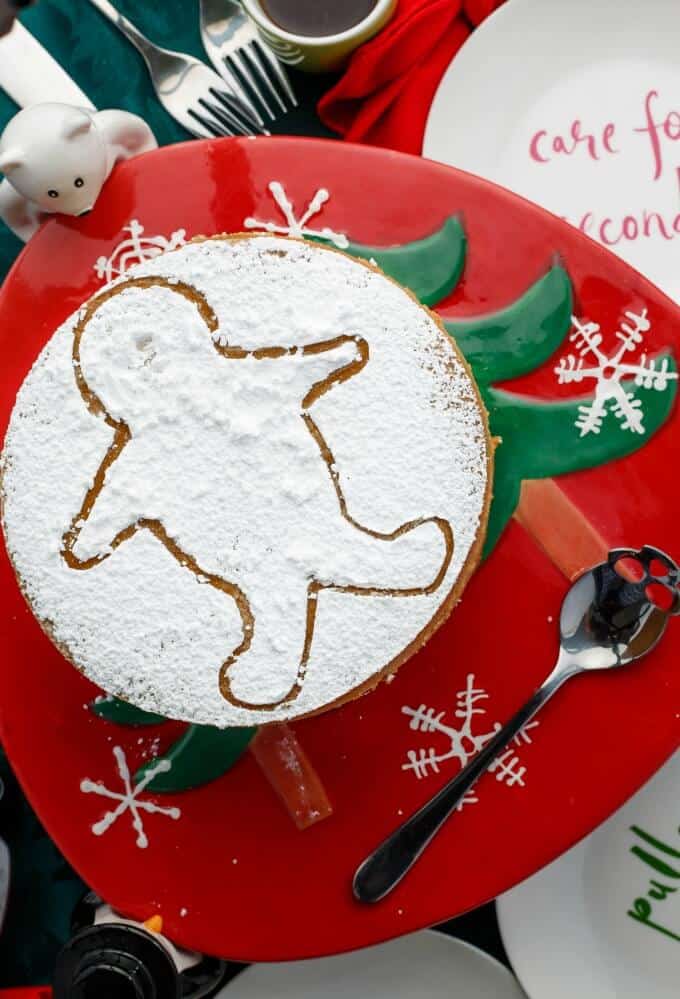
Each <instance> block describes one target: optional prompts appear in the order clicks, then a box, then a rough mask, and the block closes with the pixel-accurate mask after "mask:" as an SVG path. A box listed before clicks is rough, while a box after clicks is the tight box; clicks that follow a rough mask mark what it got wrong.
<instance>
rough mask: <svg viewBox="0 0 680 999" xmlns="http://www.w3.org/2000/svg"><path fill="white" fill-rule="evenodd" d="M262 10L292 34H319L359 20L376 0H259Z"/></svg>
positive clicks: (317, 35) (344, 27)
mask: <svg viewBox="0 0 680 999" xmlns="http://www.w3.org/2000/svg"><path fill="white" fill-rule="evenodd" d="M260 3H261V6H262V9H263V10H264V12H265V14H266V15H267V16H268V17H269V18H270V19H271V20H272V21H273V22H274V24H276V25H278V26H279V28H282V29H283V30H284V31H289V32H291V34H293V35H307V36H308V37H310V38H323V37H324V35H337V34H339V33H340V32H341V31H347V29H348V28H353V27H354V25H355V24H358V23H359V21H363V19H364V18H365V17H367V16H368V14H370V13H371V11H372V10H373V8H374V7H375V6H376V4H377V3H378V0H260Z"/></svg>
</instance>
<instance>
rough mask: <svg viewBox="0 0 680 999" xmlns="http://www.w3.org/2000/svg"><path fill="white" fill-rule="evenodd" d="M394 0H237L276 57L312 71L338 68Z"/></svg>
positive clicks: (377, 25)
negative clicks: (240, 2)
mask: <svg viewBox="0 0 680 999" xmlns="http://www.w3.org/2000/svg"><path fill="white" fill-rule="evenodd" d="M396 3H397V0H242V4H243V7H244V9H245V11H246V13H247V14H248V16H249V17H250V18H251V20H252V21H254V23H255V26H256V27H257V28H258V30H259V32H260V34H261V35H262V37H263V39H264V41H265V42H267V44H268V45H269V47H270V48H271V49H273V51H274V52H275V54H276V55H277V56H278V58H279V59H280V60H281V61H282V62H284V63H287V64H288V65H291V66H296V67H297V68H299V69H302V70H306V71H308V72H311V73H315V72H316V73H318V72H327V71H331V70H336V69H339V68H340V67H341V66H342V64H343V63H344V62H345V60H346V59H347V57H348V55H349V54H350V53H351V52H353V51H354V49H356V48H358V46H359V45H361V44H363V42H366V41H368V39H369V38H372V37H373V35H375V34H377V33H378V31H380V29H381V28H383V27H384V25H385V24H386V23H387V21H389V19H390V17H391V16H392V14H393V12H394V8H395V7H396Z"/></svg>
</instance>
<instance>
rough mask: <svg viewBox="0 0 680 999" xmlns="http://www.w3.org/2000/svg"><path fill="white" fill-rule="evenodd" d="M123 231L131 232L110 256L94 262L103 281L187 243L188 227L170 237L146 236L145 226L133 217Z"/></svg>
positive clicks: (107, 280) (98, 275) (178, 230)
mask: <svg viewBox="0 0 680 999" xmlns="http://www.w3.org/2000/svg"><path fill="white" fill-rule="evenodd" d="M123 232H127V233H129V236H126V238H125V239H122V240H121V241H120V243H118V244H117V246H115V247H114V249H113V253H112V254H111V256H110V257H104V256H102V257H99V258H98V260H97V262H96V263H95V264H94V269H95V271H96V272H97V277H99V278H101V279H102V280H103V281H106V282H109V281H112V280H113V278H114V277H119V276H120V275H121V274H125V272H126V271H128V270H129V269H130V267H134V265H135V264H141V263H143V262H144V261H145V260H153V258H154V257H157V256H158V255H159V254H160V253H165V251H166V250H176V249H177V247H179V246H184V244H185V243H186V229H176V230H175V232H173V233H171V234H170V236H169V237H166V236H146V235H145V234H144V226H143V225H142V224H141V222H140V221H139V220H138V219H131V220H130V223H129V224H128V225H125V226H123Z"/></svg>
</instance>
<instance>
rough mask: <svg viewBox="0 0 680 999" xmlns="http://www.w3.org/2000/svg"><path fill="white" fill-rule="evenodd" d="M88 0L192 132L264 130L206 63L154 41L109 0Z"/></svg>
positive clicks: (167, 106)
mask: <svg viewBox="0 0 680 999" xmlns="http://www.w3.org/2000/svg"><path fill="white" fill-rule="evenodd" d="M90 3H91V4H93V6H95V7H96V8H97V10H99V11H100V12H101V13H102V14H103V15H104V16H105V17H107V18H108V19H109V21H111V23H112V24H114V25H115V27H117V28H118V29H119V31H121V32H122V33H123V34H124V35H125V37H126V38H127V39H128V41H130V42H132V44H133V45H134V46H135V48H136V49H137V50H138V51H139V52H140V53H141V55H142V56H143V58H144V61H145V62H146V65H147V68H148V70H149V74H150V76H151V82H152V84H153V87H154V90H155V91H156V95H157V97H158V100H159V101H160V102H161V104H162V105H163V107H164V108H165V110H166V111H167V112H168V113H169V114H170V115H172V117H173V118H174V119H175V120H176V121H178V122H179V123H180V125H183V126H184V128H186V130H187V131H188V132H191V133H192V135H196V136H198V137H199V138H211V137H214V136H221V135H254V134H259V135H262V134H268V133H266V130H265V129H263V128H262V123H261V120H260V121H258V120H257V118H256V117H255V116H254V115H253V113H252V110H251V109H250V107H249V106H248V105H247V104H246V103H245V102H244V101H243V99H242V98H241V96H240V95H239V93H238V92H237V91H235V90H234V89H233V88H231V87H230V86H229V84H228V83H227V82H225V81H224V80H223V79H221V77H219V76H218V75H217V73H215V72H214V70H212V69H210V68H209V67H208V66H206V65H205V63H202V62H200V60H198V59H194V58H193V57H192V56H188V55H185V54H184V53H182V52H173V51H171V50H170V49H163V48H161V47H160V46H158V45H154V43H153V42H151V41H149V39H148V38H147V37H146V36H145V35H143V34H142V33H141V31H138V29H137V28H136V27H135V26H134V24H132V23H131V22H130V21H128V20H127V18H125V17H123V15H122V14H121V13H120V12H119V11H117V10H116V8H115V7H114V6H113V5H112V4H111V3H109V0H90Z"/></svg>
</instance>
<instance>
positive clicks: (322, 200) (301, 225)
mask: <svg viewBox="0 0 680 999" xmlns="http://www.w3.org/2000/svg"><path fill="white" fill-rule="evenodd" d="M268 187H269V190H270V192H271V195H272V197H273V199H274V201H275V202H276V204H277V205H278V206H279V208H280V210H281V214H282V215H283V217H284V219H285V222H286V224H285V225H281V224H280V223H279V222H263V221H262V220H261V219H254V218H250V217H249V218H247V219H244V220H243V225H244V228H246V229H259V230H261V231H263V232H273V233H279V234H281V235H284V236H296V237H297V238H298V239H302V238H303V237H304V236H315V237H316V238H317V239H327V240H328V241H329V242H331V243H333V244H334V245H335V246H337V247H338V248H339V249H341V250H345V249H347V247H348V246H349V240H348V239H347V236H345V235H344V233H341V232H334V231H333V230H332V229H329V228H328V226H324V228H323V229H311V228H310V227H309V226H308V225H307V223H308V222H309V220H310V219H312V218H314V216H315V215H318V214H319V212H320V211H321V210H322V208H323V206H324V205H325V204H326V202H327V201H328V199H329V198H330V194H329V192H328V191H327V190H326V188H325V187H320V188H319V190H318V191H317V192H316V194H315V195H314V197H313V198H312V200H311V201H310V202H309V204H308V205H307V209H306V210H305V212H304V213H303V214H302V215H301V216H300V218H299V219H298V218H296V217H295V209H294V208H293V205H292V203H291V201H290V200H289V198H288V195H287V194H286V191H285V188H284V186H283V184H281V183H280V182H279V181H278V180H272V181H271V182H270V184H269V185H268Z"/></svg>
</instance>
